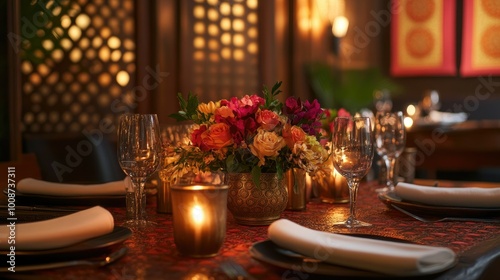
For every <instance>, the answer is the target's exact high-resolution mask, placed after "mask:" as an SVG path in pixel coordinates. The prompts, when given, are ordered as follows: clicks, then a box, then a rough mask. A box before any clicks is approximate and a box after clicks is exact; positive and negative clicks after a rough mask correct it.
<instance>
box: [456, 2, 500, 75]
mask: <svg viewBox="0 0 500 280" xmlns="http://www.w3.org/2000/svg"><path fill="white" fill-rule="evenodd" d="M463 11H464V17H463V18H464V20H463V29H462V30H463V33H462V61H461V65H460V74H461V75H462V76H480V75H499V74H500V1H498V0H480V1H477V0H476V1H473V0H464V8H463Z"/></svg>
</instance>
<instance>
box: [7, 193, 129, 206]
mask: <svg viewBox="0 0 500 280" xmlns="http://www.w3.org/2000/svg"><path fill="white" fill-rule="evenodd" d="M3 193H4V194H5V195H7V189H4V190H3ZM16 201H17V202H18V204H26V205H50V206H53V205H65V206H69V205H74V206H94V205H103V206H125V195H88V196H55V195H39V194H24V193H21V192H19V191H17V192H16Z"/></svg>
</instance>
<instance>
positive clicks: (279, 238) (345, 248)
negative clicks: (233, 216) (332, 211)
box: [268, 219, 456, 276]
mask: <svg viewBox="0 0 500 280" xmlns="http://www.w3.org/2000/svg"><path fill="white" fill-rule="evenodd" d="M268 236H269V238H270V239H271V240H272V241H273V242H274V243H276V244H277V245H278V246H280V247H282V248H285V249H288V250H292V251H294V252H297V253H300V254H303V255H305V256H307V257H311V258H315V259H318V260H322V261H325V262H328V263H332V264H337V265H343V266H347V267H353V268H357V269H364V270H369V271H375V272H381V273H384V274H390V275H398V276H412V275H424V274H430V273H435V272H439V271H442V270H444V269H446V268H448V267H450V266H452V265H454V263H455V258H456V256H455V253H454V252H453V251H452V250H451V249H448V248H444V247H431V246H424V245H416V244H408V243H397V242H390V241H383V240H376V239H367V238H360V237H353V236H347V235H341V234H334V233H329V232H322V231H316V230H312V229H309V228H305V227H303V226H300V225H298V224H296V223H293V222H291V221H289V220H285V219H281V220H278V221H275V222H273V223H272V224H271V225H270V226H269V229H268Z"/></svg>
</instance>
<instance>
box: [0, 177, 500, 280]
mask: <svg viewBox="0 0 500 280" xmlns="http://www.w3.org/2000/svg"><path fill="white" fill-rule="evenodd" d="M380 187H381V186H380V185H379V184H378V183H377V182H376V181H369V182H368V181H364V182H362V183H361V185H360V188H359V191H358V198H357V203H356V209H357V216H358V218H359V219H360V220H363V221H365V222H368V223H371V224H372V226H369V227H360V228H353V229H349V228H344V227H339V226H334V225H333V224H334V223H335V222H339V221H343V220H345V219H346V218H347V216H348V213H349V204H348V203H338V204H336V203H325V202H321V201H320V200H319V199H318V198H311V199H310V200H309V202H308V203H307V206H306V208H305V210H301V211H295V210H285V211H284V212H283V213H282V215H281V218H282V219H288V220H290V221H293V222H295V223H297V224H299V225H302V226H304V227H307V228H310V229H314V230H318V231H324V232H331V233H338V234H348V235H354V236H359V237H361V238H375V239H389V240H395V241H397V242H399V241H401V242H408V243H415V244H423V245H431V246H442V247H447V248H450V249H451V250H453V251H454V252H455V253H456V254H457V257H458V258H457V259H458V261H457V263H456V264H455V265H454V266H453V267H451V268H450V269H447V270H445V271H443V272H439V273H436V274H432V275H426V276H416V277H413V278H414V279H467V280H472V279H496V277H497V276H498V273H499V272H500V223H487V222H475V221H444V222H429V223H426V222H421V221H418V220H416V219H414V218H412V217H410V216H408V215H406V214H404V213H402V212H400V211H397V210H396V209H394V208H393V207H390V206H391V205H389V204H387V203H385V202H384V201H383V200H382V199H380V197H379V195H378V193H377V191H376V189H378V188H380ZM2 203H5V199H4V198H2ZM42 204H43V203H42ZM45 206H46V205H45ZM101 206H102V207H104V208H106V209H107V210H109V211H110V213H112V215H113V218H114V221H115V225H116V226H121V225H122V224H123V223H124V222H125V220H126V211H125V207H124V206H122V205H101ZM58 207H59V208H60V207H62V206H58ZM64 207H65V208H70V209H82V208H85V207H87V206H73V205H69V203H68V205H65V206H64ZM147 214H148V219H149V220H150V221H153V222H154V223H155V225H153V226H151V227H148V228H144V229H137V230H133V231H131V235H130V236H129V237H128V238H127V239H126V240H124V241H123V242H120V244H118V245H116V246H115V247H114V250H118V249H120V247H126V248H127V249H128V250H127V253H126V254H125V255H124V256H123V257H121V258H120V259H118V260H116V261H114V262H113V263H110V264H108V265H105V266H85V265H82V266H72V267H63V268H55V269H45V270H36V271H27V272H3V273H1V274H0V278H5V279H8V278H12V279H96V280H98V279H110V280H111V279H192V280H198V279H271V280H272V279H344V278H348V279H353V278H354V279H355V278H359V279H367V278H375V279H377V278H378V279H397V277H395V276H390V275H382V274H377V273H370V272H362V273H361V274H360V273H359V271H357V270H355V269H349V268H347V269H344V270H342V269H341V270H340V271H342V273H338V274H336V272H335V270H332V272H327V273H325V272H322V273H318V271H317V270H316V269H315V268H317V264H316V263H314V262H304V263H302V265H300V266H295V267H287V266H286V265H279V264H276V263H270V262H267V261H265V260H262V259H258V258H255V256H254V255H253V254H251V252H250V249H251V248H253V246H255V244H259V243H262V242H265V241H266V240H268V226H245V225H240V224H238V223H236V221H235V219H234V218H233V217H232V215H231V213H230V212H229V211H228V213H227V228H226V236H225V239H224V242H223V245H222V247H221V249H220V251H219V253H218V254H217V255H216V256H213V257H206V258H194V257H188V256H184V255H181V254H180V253H179V252H178V251H177V248H176V245H175V242H174V236H173V228H172V226H173V223H172V214H169V213H158V212H157V207H156V197H155V194H154V193H153V194H149V195H148V203H147ZM497 214H498V213H497ZM496 218H500V217H496ZM21 221H22V217H21V216H20V217H19V220H18V222H21ZM228 263H230V264H235V265H236V266H237V267H238V268H241V269H242V270H244V271H245V273H246V274H245V277H242V276H240V277H239V278H238V277H236V276H235V277H233V276H231V275H230V274H228V272H227V269H224V267H225V265H226V264H228ZM17 265H18V266H22V265H23V264H22V263H19V262H18V263H17ZM405 279H411V278H408V277H406V278H405Z"/></svg>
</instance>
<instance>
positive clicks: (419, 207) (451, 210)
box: [378, 192, 500, 217]
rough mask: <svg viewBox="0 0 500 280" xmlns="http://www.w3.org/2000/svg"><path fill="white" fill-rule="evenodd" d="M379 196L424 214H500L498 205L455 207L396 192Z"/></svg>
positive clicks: (467, 215)
mask: <svg viewBox="0 0 500 280" xmlns="http://www.w3.org/2000/svg"><path fill="white" fill-rule="evenodd" d="M378 198H379V199H380V200H381V201H382V202H383V203H384V204H386V205H387V206H388V207H389V208H392V207H391V205H395V206H398V207H400V208H402V209H405V210H407V211H409V212H412V213H419V214H424V215H427V216H437V217H492V216H500V208H497V207H494V208H493V207H485V208H480V207H454V206H437V205H429V204H422V203H418V202H413V201H407V200H403V199H401V198H400V197H398V196H397V195H396V194H395V193H394V192H387V193H380V194H379V195H378Z"/></svg>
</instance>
